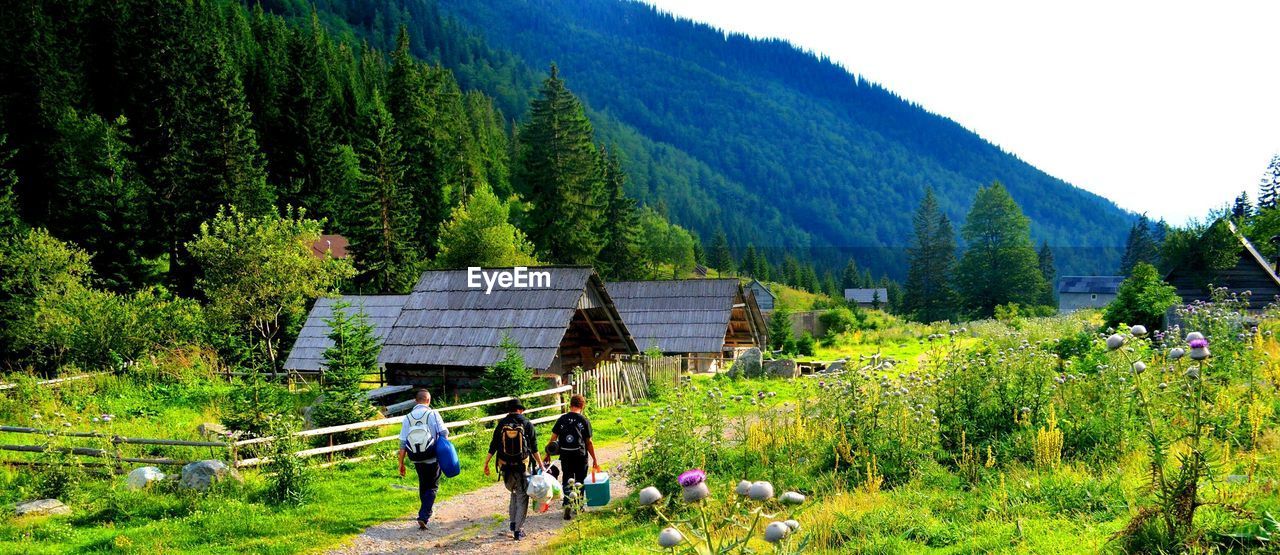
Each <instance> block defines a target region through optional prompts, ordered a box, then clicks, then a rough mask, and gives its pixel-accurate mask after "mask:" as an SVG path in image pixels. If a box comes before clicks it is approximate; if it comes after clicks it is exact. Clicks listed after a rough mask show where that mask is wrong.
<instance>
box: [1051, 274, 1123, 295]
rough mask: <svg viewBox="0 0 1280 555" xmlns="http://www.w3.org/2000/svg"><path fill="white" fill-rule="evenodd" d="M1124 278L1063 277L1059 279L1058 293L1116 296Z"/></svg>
mask: <svg viewBox="0 0 1280 555" xmlns="http://www.w3.org/2000/svg"><path fill="white" fill-rule="evenodd" d="M1123 281H1124V276H1062V277H1060V278H1058V293H1092V294H1100V295H1114V294H1115V293H1116V290H1117V289H1119V288H1120V283H1121V282H1123Z"/></svg>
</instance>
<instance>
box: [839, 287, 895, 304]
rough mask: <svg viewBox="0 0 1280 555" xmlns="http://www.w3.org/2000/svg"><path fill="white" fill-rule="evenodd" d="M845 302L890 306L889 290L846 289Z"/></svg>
mask: <svg viewBox="0 0 1280 555" xmlns="http://www.w3.org/2000/svg"><path fill="white" fill-rule="evenodd" d="M844 300H846V301H852V302H855V303H862V304H870V303H874V302H881V303H885V304H888V303H889V290H888V289H886V288H884V287H878V288H870V289H845V290H844Z"/></svg>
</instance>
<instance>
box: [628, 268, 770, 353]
mask: <svg viewBox="0 0 1280 555" xmlns="http://www.w3.org/2000/svg"><path fill="white" fill-rule="evenodd" d="M608 287H609V293H610V295H612V297H613V300H614V302H616V303H617V305H618V312H620V313H621V314H622V321H623V322H625V323H626V325H627V329H628V330H630V331H631V334H632V337H633V338H634V339H635V344H636V346H637V347H638V348H639V349H640V350H641V351H648V350H649V349H651V348H657V350H659V351H661V352H662V354H663V355H668V356H670V355H677V356H681V357H683V358H684V360H685V364H684V369H685V370H687V371H693V372H714V371H716V370H718V369H719V368H720V367H721V366H722V365H723V363H724V361H725V359H731V358H732V357H733V356H734V355H735V354H737V353H738V352H739V351H742V350H745V349H749V348H751V347H761V348H763V347H764V346H765V344H766V339H767V334H768V332H767V327H766V325H765V321H764V317H763V316H762V315H761V314H760V307H759V306H758V305H757V304H756V300H755V296H754V295H751V294H750V293H748V292H747V291H746V290H745V289H743V287H742V284H741V283H740V282H739V281H738V280H737V279H690V280H661V281H618V282H611V283H609V285H608Z"/></svg>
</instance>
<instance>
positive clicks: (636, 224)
mask: <svg viewBox="0 0 1280 555" xmlns="http://www.w3.org/2000/svg"><path fill="white" fill-rule="evenodd" d="M615 152H616V151H614V150H609V149H601V154H600V157H601V166H602V171H603V173H604V186H605V194H606V198H605V213H604V218H603V220H602V226H601V230H600V233H601V235H603V236H604V247H603V248H601V249H600V255H599V257H598V258H597V260H596V267H597V268H598V269H599V270H600V275H602V276H604V277H605V278H607V279H638V278H640V277H642V275H643V273H644V261H643V260H642V259H641V253H640V213H639V210H638V209H637V208H636V202H635V200H633V199H631V198H628V197H627V196H626V192H625V191H624V187H625V184H626V179H627V176H626V173H625V172H623V171H622V164H621V163H620V162H619V161H618V157H617V154H616V153H615Z"/></svg>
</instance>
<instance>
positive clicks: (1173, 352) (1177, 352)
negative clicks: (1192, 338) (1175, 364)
mask: <svg viewBox="0 0 1280 555" xmlns="http://www.w3.org/2000/svg"><path fill="white" fill-rule="evenodd" d="M1185 354H1187V351H1185V350H1183V348H1182V347H1174V348H1172V349H1169V360H1178V359H1180V358H1182V355H1185Z"/></svg>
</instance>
